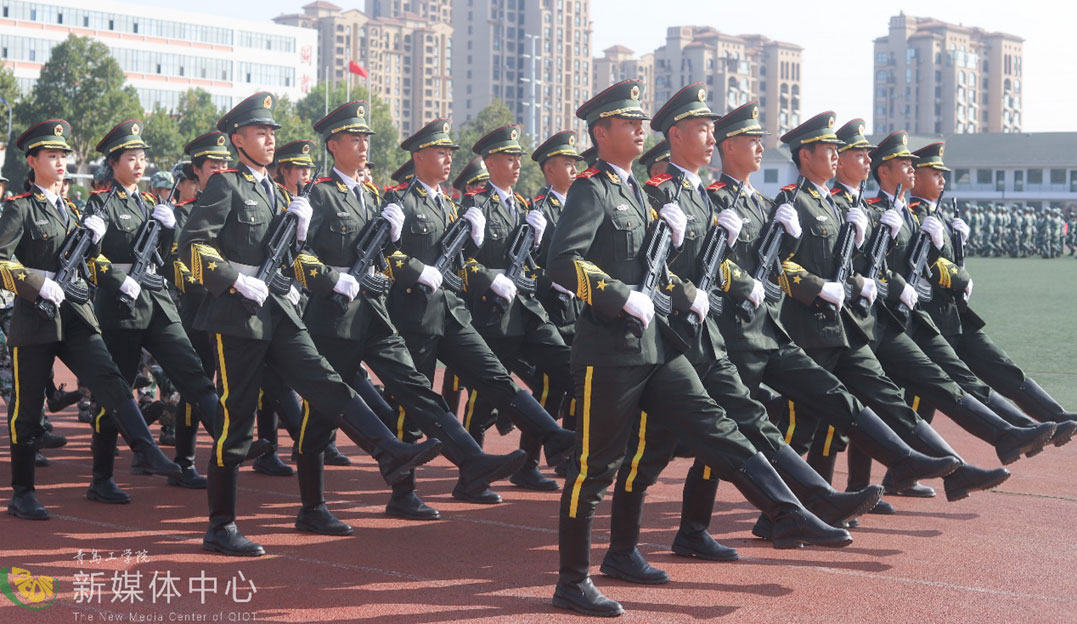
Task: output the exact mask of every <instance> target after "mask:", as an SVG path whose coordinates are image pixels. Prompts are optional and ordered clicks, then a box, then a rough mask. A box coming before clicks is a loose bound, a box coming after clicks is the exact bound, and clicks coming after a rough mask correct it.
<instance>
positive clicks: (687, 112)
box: [651, 82, 721, 134]
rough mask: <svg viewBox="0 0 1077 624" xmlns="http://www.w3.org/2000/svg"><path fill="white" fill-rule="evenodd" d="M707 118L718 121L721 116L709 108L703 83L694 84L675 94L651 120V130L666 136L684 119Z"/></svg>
mask: <svg viewBox="0 0 1077 624" xmlns="http://www.w3.org/2000/svg"><path fill="white" fill-rule="evenodd" d="M696 117H706V118H707V119H718V118H719V117H721V115H719V114H717V113H715V112H714V111H712V110H711V109H710V106H707V87H706V86H704V84H703V83H702V82H693V83H692V84H690V85H688V86H687V87H684V88H683V89H681V90H680V91H678V92H676V93H674V94H673V97H671V98H669V101H667V102H666V103H665V104H663V105H662V108H659V109H658V112H657V113H655V114H654V117H653V118H652V119H651V129H652V130H654V131H655V132H661V133H663V134H665V133H666V132H669V129H670V128H672V127H673V124H675V123H677V122H678V121H681V120H682V119H694V118H696Z"/></svg>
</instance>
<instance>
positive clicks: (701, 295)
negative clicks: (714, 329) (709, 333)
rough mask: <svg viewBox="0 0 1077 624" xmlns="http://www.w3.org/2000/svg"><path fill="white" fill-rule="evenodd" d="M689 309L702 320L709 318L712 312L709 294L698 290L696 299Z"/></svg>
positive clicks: (700, 289)
mask: <svg viewBox="0 0 1077 624" xmlns="http://www.w3.org/2000/svg"><path fill="white" fill-rule="evenodd" d="M689 309H690V310H692V312H695V313H696V316H698V317H699V318H700V320H702V319H705V318H707V313H708V312H710V311H711V300H710V298H709V297H707V293H705V292H703V289H702V288H697V289H696V298H695V299H694V300H693V301H692V307H691V308H689Z"/></svg>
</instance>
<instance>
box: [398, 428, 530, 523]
mask: <svg viewBox="0 0 1077 624" xmlns="http://www.w3.org/2000/svg"><path fill="white" fill-rule="evenodd" d="M415 420H416V421H417V422H418V423H419V426H420V428H421V429H422V431H423V433H425V434H426V436H427V437H429V438H436V439H438V440H441V441H442V444H443V446H442V448H441V452H442V454H443V455H445V458H446V459H448V460H449V461H450V462H452V463H453V465H454V466H456V467H457V468H458V469H459V470H460V478H459V479H458V480H457V482H456V486H455V487H454V488H453V497H454V498H458V499H460V500H466V501H468V502H478V503H485V502H488V501H489V502H492V503H493V502H496V503H499V502H501V497H500V496H497V494H496V493H494V492H492V491H491V490H490V484H491V483H493V482H495V481H500V480H501V479H504V478H506V477H508V476H509V475H511V474H513V473H514V472H516V471H517V470H518V469H519V468H520V466H522V465H523V463H524V461H525V460H526V459H527V457H526V454H525V453H524V451H521V450H516V451H513V452H511V453H509V454H507V455H488V454H486V453H484V452H483V451H482V447H481V446H479V444H478V443H477V442H475V439H474V438H473V437H471V435H470V434H469V433H468V432H467V430H466V429H464V427H463V425H461V424H460V421H459V420H457V419H456V417H455V416H453V415H452V414H450V413H449V412H443V413H441V414H436V415H434V416H433V417H430V416H428V415H425V414H423V415H418V414H417V415H416V418H415ZM458 494H459V495H458ZM491 495H493V496H491ZM494 497H496V500H493V499H494Z"/></svg>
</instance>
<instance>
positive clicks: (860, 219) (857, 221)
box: [845, 206, 868, 249]
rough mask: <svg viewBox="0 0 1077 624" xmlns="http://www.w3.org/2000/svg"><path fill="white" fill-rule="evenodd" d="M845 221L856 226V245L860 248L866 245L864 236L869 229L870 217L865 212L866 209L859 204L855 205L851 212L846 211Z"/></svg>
mask: <svg viewBox="0 0 1077 624" xmlns="http://www.w3.org/2000/svg"><path fill="white" fill-rule="evenodd" d="M845 221H846V222H848V223H852V224H853V226H854V227H855V228H856V247H857V248H858V249H859V248H860V247H863V246H864V236H866V235H867V231H868V217H867V215H865V214H864V211H863V210H861V209H860V208H859V207H857V206H853V207H852V208H850V209H849V212H846V213H845Z"/></svg>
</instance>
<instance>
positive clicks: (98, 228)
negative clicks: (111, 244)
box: [82, 215, 108, 245]
mask: <svg viewBox="0 0 1077 624" xmlns="http://www.w3.org/2000/svg"><path fill="white" fill-rule="evenodd" d="M82 225H83V226H85V227H86V229H87V230H90V231H91V232H93V244H94V245H96V244H97V243H100V242H101V239H102V238H104V237H105V232H106V231H107V230H108V224H107V223H105V220H104V219H102V218H101V217H99V216H97V215H90V216H88V217H86V219H85V220H83V222H82Z"/></svg>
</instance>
